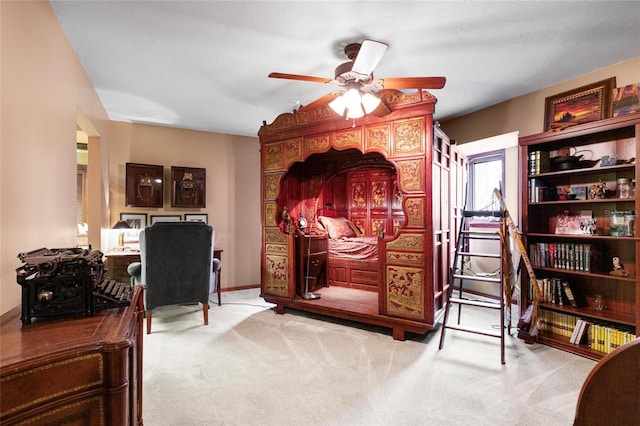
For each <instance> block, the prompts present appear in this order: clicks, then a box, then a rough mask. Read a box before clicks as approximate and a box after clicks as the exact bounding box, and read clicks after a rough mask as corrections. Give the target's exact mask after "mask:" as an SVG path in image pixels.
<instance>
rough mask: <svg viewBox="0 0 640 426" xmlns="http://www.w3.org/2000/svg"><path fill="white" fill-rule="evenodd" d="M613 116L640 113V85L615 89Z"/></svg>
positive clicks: (629, 85)
mask: <svg viewBox="0 0 640 426" xmlns="http://www.w3.org/2000/svg"><path fill="white" fill-rule="evenodd" d="M612 105H613V116H614V117H619V116H621V115H627V114H632V113H638V112H640V83H636V84H628V85H626V86H623V87H616V88H615V89H613V101H612Z"/></svg>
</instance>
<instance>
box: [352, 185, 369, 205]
mask: <svg viewBox="0 0 640 426" xmlns="http://www.w3.org/2000/svg"><path fill="white" fill-rule="evenodd" d="M366 206H367V200H366V190H365V182H352V183H351V207H354V208H365V207H366Z"/></svg>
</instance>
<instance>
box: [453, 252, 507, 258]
mask: <svg viewBox="0 0 640 426" xmlns="http://www.w3.org/2000/svg"><path fill="white" fill-rule="evenodd" d="M458 256H475V257H491V258H494V259H500V255H499V254H495V253H470V252H468V251H459V252H458Z"/></svg>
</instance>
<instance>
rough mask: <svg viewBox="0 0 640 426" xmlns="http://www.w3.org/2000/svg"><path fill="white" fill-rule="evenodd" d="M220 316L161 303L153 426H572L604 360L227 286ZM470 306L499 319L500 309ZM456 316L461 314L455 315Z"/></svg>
mask: <svg viewBox="0 0 640 426" xmlns="http://www.w3.org/2000/svg"><path fill="white" fill-rule="evenodd" d="M222 301H223V304H222V306H217V305H212V307H211V311H210V314H209V325H208V326H203V325H202V311H201V309H200V308H198V307H195V306H191V307H189V306H176V307H164V308H158V309H156V310H155V311H154V316H153V333H152V334H150V335H145V337H144V339H145V340H144V372H143V385H144V398H143V414H144V423H145V425H146V426H160V425H163V426H164V425H471V424H474V425H570V424H572V421H573V416H574V413H575V406H576V401H577V398H578V394H579V392H580V387H581V385H582V382H583V381H584V379H585V378H586V376H587V374H588V373H589V371H590V370H591V369H592V368H593V366H594V365H595V363H594V362H593V361H590V360H587V359H584V358H581V357H577V356H575V355H571V354H568V353H565V352H562V351H558V350H555V349H552V348H549V347H546V346H542V345H526V344H524V343H523V341H521V340H519V339H517V338H516V337H509V338H508V340H507V345H506V346H507V349H506V364H505V365H501V364H500V347H499V343H500V342H499V340H498V339H495V338H490V337H484V336H477V335H473V334H469V333H461V332H456V331H451V330H448V331H447V338H446V341H445V346H444V348H443V349H442V350H438V343H439V337H440V329H439V328H438V329H437V330H436V331H434V332H432V333H429V334H427V335H425V336H409V337H410V339H409V340H407V341H404V342H399V341H394V340H393V339H392V337H391V333H390V331H389V330H386V329H380V328H377V327H369V326H362V325H358V324H355V323H345V322H342V321H338V320H331V319H327V318H323V317H320V316H315V315H311V314H305V313H296V312H295V311H287V314H285V315H278V314H276V313H275V312H274V311H273V309H272V305H270V304H268V303H266V302H264V300H263V299H261V298H260V297H259V290H258V289H255V290H242V291H235V292H227V293H223V295H222ZM486 311H487V310H486V309H485V310H478V309H475V308H471V307H464V308H463V321H465V320H466V321H469V323H473V324H478V325H486V326H492V322H494V323H496V324H497V322H498V320H497V318H491V317H492V316H495V312H493V311H491V312H488V313H487V312H486ZM452 318H454V316H452Z"/></svg>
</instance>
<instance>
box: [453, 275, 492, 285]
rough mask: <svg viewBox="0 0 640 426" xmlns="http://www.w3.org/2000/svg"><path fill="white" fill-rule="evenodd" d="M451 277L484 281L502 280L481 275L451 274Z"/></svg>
mask: <svg viewBox="0 0 640 426" xmlns="http://www.w3.org/2000/svg"><path fill="white" fill-rule="evenodd" d="M453 278H459V279H461V280H473V281H484V282H487V283H499V282H500V281H502V280H501V279H500V278H493V277H483V276H481V275H464V274H453Z"/></svg>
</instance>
